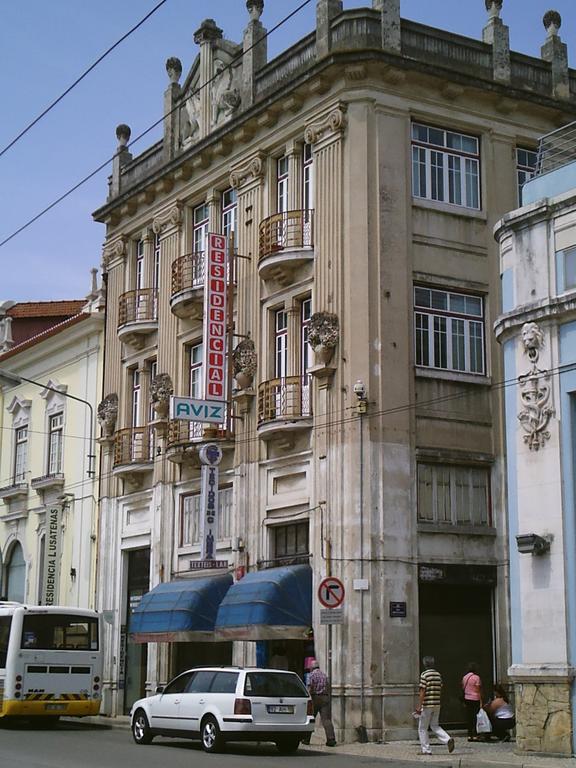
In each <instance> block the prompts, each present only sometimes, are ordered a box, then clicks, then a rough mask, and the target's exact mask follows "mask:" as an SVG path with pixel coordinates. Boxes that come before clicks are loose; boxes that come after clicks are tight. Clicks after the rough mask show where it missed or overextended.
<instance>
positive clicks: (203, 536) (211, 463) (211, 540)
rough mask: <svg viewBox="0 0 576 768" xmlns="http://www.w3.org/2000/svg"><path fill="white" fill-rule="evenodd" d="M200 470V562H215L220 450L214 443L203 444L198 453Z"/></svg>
mask: <svg viewBox="0 0 576 768" xmlns="http://www.w3.org/2000/svg"><path fill="white" fill-rule="evenodd" d="M198 455H199V456H200V461H201V462H202V469H201V474H200V483H201V485H200V547H201V548H200V560H201V561H215V560H216V541H217V539H218V464H220V461H221V460H222V448H220V446H219V445H217V444H216V443H205V444H204V445H203V446H202V447H201V448H200V450H199V451H198Z"/></svg>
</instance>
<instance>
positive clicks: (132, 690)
mask: <svg viewBox="0 0 576 768" xmlns="http://www.w3.org/2000/svg"><path fill="white" fill-rule="evenodd" d="M149 589H150V550H149V549H134V550H132V551H131V552H128V584H127V600H126V621H125V625H124V626H125V627H128V626H129V624H130V615H131V613H132V611H133V610H134V609H135V608H136V607H137V605H138V604H139V603H140V600H141V599H142V595H145V594H146V592H148V591H149ZM120 642H121V643H124V644H125V648H126V662H125V670H126V672H125V690H124V714H128V712H129V711H130V707H131V706H132V704H133V703H134V702H135V701H136V700H137V699H141V698H143V697H144V696H145V695H146V688H145V686H146V667H147V664H148V645H147V644H146V643H127V642H126V631H124V632H123V633H122V638H121V641H120ZM121 682H122V681H120V683H121Z"/></svg>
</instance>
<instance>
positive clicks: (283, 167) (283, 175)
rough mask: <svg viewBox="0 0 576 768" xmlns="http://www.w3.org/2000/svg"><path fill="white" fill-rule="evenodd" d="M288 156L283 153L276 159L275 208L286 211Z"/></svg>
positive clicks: (280, 211) (278, 210)
mask: <svg viewBox="0 0 576 768" xmlns="http://www.w3.org/2000/svg"><path fill="white" fill-rule="evenodd" d="M288 179H289V172H288V157H287V156H286V155H284V156H283V157H279V158H278V160H277V161H276V210H277V212H278V213H286V211H287V210H288Z"/></svg>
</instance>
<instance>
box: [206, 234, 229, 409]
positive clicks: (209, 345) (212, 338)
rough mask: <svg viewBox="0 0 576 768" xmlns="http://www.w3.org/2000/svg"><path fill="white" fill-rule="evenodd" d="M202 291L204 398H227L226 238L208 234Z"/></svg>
mask: <svg viewBox="0 0 576 768" xmlns="http://www.w3.org/2000/svg"><path fill="white" fill-rule="evenodd" d="M207 239H208V249H207V253H206V272H205V274H206V285H205V290H204V397H205V398H206V399H207V400H226V321H227V312H226V298H227V295H226V294H227V285H226V275H227V272H228V270H227V261H228V240H227V238H225V237H223V236H222V235H215V234H212V233H209V234H208V238H207Z"/></svg>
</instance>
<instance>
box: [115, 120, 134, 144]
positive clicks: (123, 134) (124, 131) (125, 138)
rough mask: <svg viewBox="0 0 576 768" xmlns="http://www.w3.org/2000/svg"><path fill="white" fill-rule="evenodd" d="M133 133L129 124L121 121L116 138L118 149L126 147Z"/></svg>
mask: <svg viewBox="0 0 576 768" xmlns="http://www.w3.org/2000/svg"><path fill="white" fill-rule="evenodd" d="M131 135H132V131H131V130H130V126H129V125H126V124H125V123H120V125H118V126H117V127H116V138H117V139H118V149H124V147H125V146H126V145H127V144H128V142H129V141H130V136H131Z"/></svg>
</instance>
